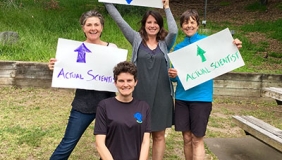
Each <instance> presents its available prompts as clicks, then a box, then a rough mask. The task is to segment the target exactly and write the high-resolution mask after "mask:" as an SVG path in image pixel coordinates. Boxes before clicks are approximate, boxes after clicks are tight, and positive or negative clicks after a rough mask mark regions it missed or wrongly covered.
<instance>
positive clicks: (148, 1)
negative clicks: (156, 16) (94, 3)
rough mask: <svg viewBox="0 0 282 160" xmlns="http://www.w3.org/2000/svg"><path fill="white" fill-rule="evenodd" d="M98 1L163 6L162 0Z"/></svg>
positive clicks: (101, 0)
mask: <svg viewBox="0 0 282 160" xmlns="http://www.w3.org/2000/svg"><path fill="white" fill-rule="evenodd" d="M98 1H99V2H106V3H115V4H124V5H132V6H143V7H153V8H163V2H162V0H98Z"/></svg>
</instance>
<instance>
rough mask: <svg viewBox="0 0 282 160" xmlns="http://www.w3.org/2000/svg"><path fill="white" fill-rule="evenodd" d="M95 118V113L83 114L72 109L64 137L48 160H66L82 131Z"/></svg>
mask: <svg viewBox="0 0 282 160" xmlns="http://www.w3.org/2000/svg"><path fill="white" fill-rule="evenodd" d="M95 116H96V114H95V113H94V114H84V113H81V112H78V111H76V110H73V109H72V110H71V111H70V117H69V121H68V125H67V128H66V131H65V135H64V137H63V139H62V141H61V143H60V144H59V145H58V147H57V148H56V150H55V151H54V153H53V154H52V156H51V158H50V160H67V159H68V158H69V156H70V154H71V152H72V151H73V149H74V147H75V146H76V144H77V142H78V141H79V139H80V137H81V136H82V134H83V133H84V131H85V130H86V129H87V127H88V126H89V125H90V124H91V122H92V121H93V120H94V119H95Z"/></svg>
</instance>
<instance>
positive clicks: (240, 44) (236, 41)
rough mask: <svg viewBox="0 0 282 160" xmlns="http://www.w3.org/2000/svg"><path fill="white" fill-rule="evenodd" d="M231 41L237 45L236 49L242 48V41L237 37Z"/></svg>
mask: <svg viewBox="0 0 282 160" xmlns="http://www.w3.org/2000/svg"><path fill="white" fill-rule="evenodd" d="M233 43H234V44H235V45H236V46H237V48H238V49H240V48H242V42H241V41H240V40H239V39H237V38H236V39H234V41H233Z"/></svg>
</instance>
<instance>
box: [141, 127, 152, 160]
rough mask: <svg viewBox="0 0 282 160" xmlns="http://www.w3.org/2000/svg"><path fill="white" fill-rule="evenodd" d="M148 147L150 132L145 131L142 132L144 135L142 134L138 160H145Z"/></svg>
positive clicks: (147, 154)
mask: <svg viewBox="0 0 282 160" xmlns="http://www.w3.org/2000/svg"><path fill="white" fill-rule="evenodd" d="M149 148H150V133H149V132H146V133H144V136H143V141H142V145H141V152H140V157H139V160H147V159H148V156H149Z"/></svg>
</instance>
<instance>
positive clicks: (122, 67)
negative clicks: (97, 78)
mask: <svg viewBox="0 0 282 160" xmlns="http://www.w3.org/2000/svg"><path fill="white" fill-rule="evenodd" d="M113 73H114V81H115V82H117V77H118V75H120V74H121V73H129V74H131V75H133V77H134V80H135V81H136V80H137V67H136V66H135V65H134V64H133V63H132V62H128V61H123V62H120V63H118V64H117V65H116V66H115V67H114V70H113Z"/></svg>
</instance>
